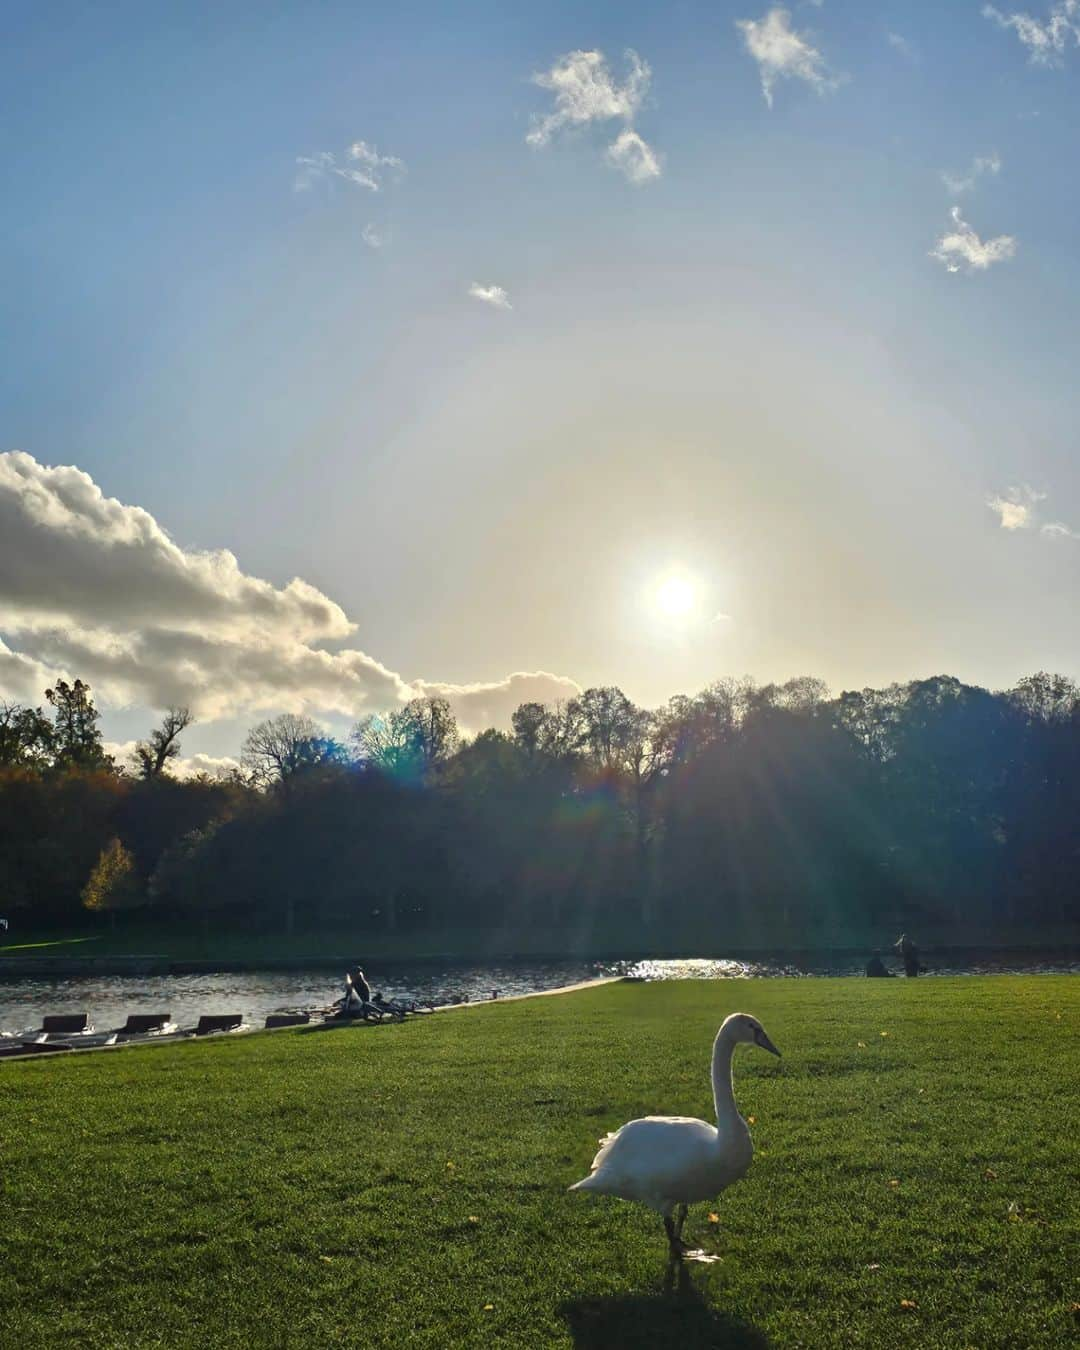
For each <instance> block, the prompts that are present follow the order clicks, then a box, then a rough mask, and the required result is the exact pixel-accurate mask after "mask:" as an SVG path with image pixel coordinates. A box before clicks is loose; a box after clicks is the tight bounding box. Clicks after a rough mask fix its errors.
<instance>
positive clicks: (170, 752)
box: [135, 708, 193, 780]
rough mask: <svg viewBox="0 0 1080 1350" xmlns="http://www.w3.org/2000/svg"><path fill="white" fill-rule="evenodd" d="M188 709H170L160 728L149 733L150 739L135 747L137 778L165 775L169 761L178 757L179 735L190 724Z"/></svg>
mask: <svg viewBox="0 0 1080 1350" xmlns="http://www.w3.org/2000/svg"><path fill="white" fill-rule="evenodd" d="M192 720H193V719H192V716H191V709H190V708H170V709H169V710H168V712H167V713H166V714H165V716H164V718H163V719H162V723H161V726H160V727H158V728H157V729H156V730H154V731H152V732H151V733H150V739H149V740H146V741H139V743H138V744H137V745H136V746H135V763H136V765H137V767H138V771H139V777H140V778H145V779H147V780H149V779H151V778H159V777H160V776H161V775H162V774H164V773H165V771H166V769H167V768H168V766H169V762H170V761H171V760H174V759H177V758H178V757H179V755H180V741H179V739H178V738H179V736H180V733H181V732H182V731H184V730H186V729H187V728H188V727H189V726H191V723H192Z"/></svg>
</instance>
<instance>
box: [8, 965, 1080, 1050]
mask: <svg viewBox="0 0 1080 1350" xmlns="http://www.w3.org/2000/svg"><path fill="white" fill-rule="evenodd" d="M925 959H926V961H927V963H928V964H929V965H930V966H931V967H932V969H930V970H929V971H928V972H927V975H926V977H925V978H930V979H932V978H934V977H935V976H938V975H982V974H1005V973H1010V974H1033V973H1038V974H1080V961H1077V960H1072V959H1069V958H1068V957H1066V958H1062V957H1060V956H1057V955H1055V954H1054V953H1032V952H1016V953H1009V952H994V953H984V954H978V953H971V954H969V955H968V957H967V958H966V959H963V960H961V959H959V958H958V957H957V956H956V955H955V954H953V953H950V955H949V958H948V960H947V961H946V960H944V959H943V960H942V961H941V962H940V963H939V962H938V961H936V960H935V958H934V955H933V953H930V954H928V955H927V957H926V958H925ZM862 974H863V959H862V958H855V957H852V958H851V959H850V960H839V961H834V962H833V963H831V964H825V963H822V964H815V963H814V962H813V961H809V962H802V963H798V964H796V963H793V962H792V961H791V960H786V959H783V958H777V959H776V960H771V961H770V960H761V961H735V960H728V959H724V958H719V957H718V958H715V959H712V960H705V959H700V960H699V959H693V960H690V959H687V960H662V961H661V960H657V961H513V962H511V961H504V962H477V963H476V964H474V965H468V964H457V963H451V962H447V963H446V964H445V965H439V964H436V963H430V962H424V963H422V964H421V963H417V964H415V965H412V964H408V963H390V962H385V963H379V964H372V965H371V966H370V967H369V968H368V971H367V975H368V979H369V980H370V982H371V987H372V991H373V992H374V991H375V990H379V989H381V990H382V991H383V993H384V994H385V995H386V996H387V997H388V998H415V999H418V1000H421V1001H426V1000H431V1001H432V1002H434V1003H448V1002H450V1001H451V1000H452V999H453V998H455V997H463V996H465V995H468V996H469V999H470V1001H476V1000H479V999H488V998H490V997H491V992H492V990H493V989H498V991H499V993H500V996H502V997H507V996H509V995H512V994H527V993H532V992H535V991H539V990H544V989H557V988H559V987H560V986H562V985H567V984H577V983H578V982H579V981H581V980H591V979H596V978H598V977H600V976H604V975H636V976H638V977H640V978H644V979H650V980H672V979H674V980H679V979H747V978H750V977H766V978H772V977H780V976H786V977H799V978H813V977H816V976H823V975H842V976H861V975H862ZM343 977H344V970H342V978H343ZM342 978H338V977H337V976H335V975H334V974H333V973H332V972H328V971H326V970H318V969H303V968H298V969H296V970H288V971H282V970H267V971H245V972H231V973H230V972H224V971H221V972H217V973H213V974H200V975H155V976H138V975H90V976H86V977H74V978H72V977H68V978H59V977H58V978H48V979H46V978H40V977H36V976H18V977H14V978H9V979H3V978H0V1030H2V1031H6V1032H10V1033H12V1034H14V1035H25V1034H26V1033H28V1032H30V1031H33V1030H35V1029H36V1028H38V1027H39V1026H40V1025H41V1018H42V1016H43V1015H45V1014H46V1013H66V1012H87V1013H89V1014H90V1020H91V1022H92V1023H93V1024H94V1025H95V1026H96V1027H97V1028H98V1030H99V1031H103V1030H111V1029H113V1028H115V1027H119V1026H122V1025H123V1024H124V1022H125V1021H126V1019H127V1016H128V1014H129V1013H133V1012H159V1011H160V1012H166V1011H167V1012H169V1013H171V1015H172V1018H173V1020H174V1021H175V1022H178V1023H179V1024H180V1025H181V1026H193V1025H194V1024H195V1022H196V1021H197V1020H198V1019H199V1017H200V1016H201V1015H202V1014H203V1013H236V1012H239V1013H242V1014H243V1016H244V1021H245V1022H246V1023H249V1024H251V1025H253V1026H261V1025H262V1023H263V1019H264V1018H265V1017H266V1016H267V1015H268V1014H269V1013H276V1012H288V1011H293V1010H298V1009H299V1010H304V1011H308V1010H313V1009H317V1008H323V1007H325V1006H326V1005H327V1004H328V1003H331V1002H332V1001H333V1000H334V999H336V998H338V997H339V995H340V993H341V986H342Z"/></svg>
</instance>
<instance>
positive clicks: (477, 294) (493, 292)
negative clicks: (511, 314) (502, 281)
mask: <svg viewBox="0 0 1080 1350" xmlns="http://www.w3.org/2000/svg"><path fill="white" fill-rule="evenodd" d="M469 294H470V295H471V296H472V298H473V299H474V300H482V301H483V302H484V304H485V305H491V306H492V307H493V308H494V309H511V308H512V306H511V304H510V297H509V296H508V295H507V293H506V291H505V290H504V289H503V288H502V287H501V286H481V285H480V283H479V282H478V281H474V282H473V284H472V285H471V286H470V287H469Z"/></svg>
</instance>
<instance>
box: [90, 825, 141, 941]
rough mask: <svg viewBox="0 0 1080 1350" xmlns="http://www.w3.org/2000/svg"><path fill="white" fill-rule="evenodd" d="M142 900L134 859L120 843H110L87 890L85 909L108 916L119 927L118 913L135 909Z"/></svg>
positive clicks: (96, 864) (102, 851)
mask: <svg viewBox="0 0 1080 1350" xmlns="http://www.w3.org/2000/svg"><path fill="white" fill-rule="evenodd" d="M142 900H143V895H142V887H141V886H140V885H139V878H138V874H137V873H136V871H135V860H134V858H132V856H131V854H130V853H129V852H128V851H127V849H126V848H125V847H124V846H123V844H122V843H121V842H120V840H119V839H110V840H109V842H108V843H107V844H106V845H105V847H104V848H103V849H102V850H101V853H100V854H99V855H98V860H97V862H96V863H95V864H94V867H93V870H92V871H91V873H90V876H89V878H88V879H87V882H86V885H85V886H84V887H83V891H82V902H83V905H84V907H85V908H86V909H88V910H90V911H91V912H92V913H97V914H100V913H108V915H109V917H110V919H111V920H112V923H113V925H114V926H115V924H116V913H117V911H118V910H122V909H135V908H137V907H138V906H139V905H140V904H142Z"/></svg>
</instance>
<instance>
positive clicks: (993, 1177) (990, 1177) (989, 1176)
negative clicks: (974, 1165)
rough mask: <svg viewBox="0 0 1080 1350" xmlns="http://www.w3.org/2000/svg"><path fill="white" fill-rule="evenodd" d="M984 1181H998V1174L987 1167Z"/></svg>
mask: <svg viewBox="0 0 1080 1350" xmlns="http://www.w3.org/2000/svg"><path fill="white" fill-rule="evenodd" d="M983 1181H997V1173H996V1172H995V1171H994V1169H993V1168H992V1167H987V1168H986V1169H985V1171H984V1172H983Z"/></svg>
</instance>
